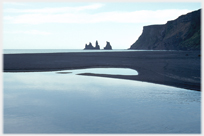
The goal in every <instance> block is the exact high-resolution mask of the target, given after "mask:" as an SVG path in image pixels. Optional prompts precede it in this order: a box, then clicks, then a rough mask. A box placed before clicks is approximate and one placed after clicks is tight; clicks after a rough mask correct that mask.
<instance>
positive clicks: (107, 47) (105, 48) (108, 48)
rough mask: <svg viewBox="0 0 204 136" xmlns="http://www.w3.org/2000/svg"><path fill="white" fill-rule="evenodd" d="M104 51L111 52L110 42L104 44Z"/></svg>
mask: <svg viewBox="0 0 204 136" xmlns="http://www.w3.org/2000/svg"><path fill="white" fill-rule="evenodd" d="M104 50H112V47H111V45H110V42H108V41H107V42H106V47H104Z"/></svg>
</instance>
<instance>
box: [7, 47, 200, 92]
mask: <svg viewBox="0 0 204 136" xmlns="http://www.w3.org/2000/svg"><path fill="white" fill-rule="evenodd" d="M97 67H113V68H131V69H135V70H137V71H138V73H139V75H137V76H122V75H102V74H90V73H83V74H81V75H86V76H103V77H112V78H121V79H130V80H138V81H145V82H152V83H158V84H164V85H170V86H175V87H180V88H185V89H191V90H197V91H200V90H201V57H200V52H199V51H134V52H132V51H130V52H86V53H40V54H4V72H35V71H55V70H68V69H82V68H97Z"/></svg>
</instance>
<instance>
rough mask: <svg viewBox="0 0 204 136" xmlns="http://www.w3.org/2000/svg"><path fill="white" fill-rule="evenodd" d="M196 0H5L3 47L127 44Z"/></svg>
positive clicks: (194, 4) (123, 46)
mask: <svg viewBox="0 0 204 136" xmlns="http://www.w3.org/2000/svg"><path fill="white" fill-rule="evenodd" d="M200 8H201V3H200V2H174V3H173V2H172V3H171V2H166V3H161V2H153V3H150V2H143V3H142V2H96V3H95V2H75V3H74V2H72V3H71V2H44V3H43V2H27V3H26V2H4V3H3V48H4V49H83V48H84V47H85V44H88V43H89V42H92V45H94V46H95V42H96V40H98V43H99V45H100V47H101V48H103V47H105V45H106V41H109V42H110V44H111V45H112V47H113V49H127V48H129V47H130V46H131V45H132V44H133V43H134V42H135V41H136V40H137V39H138V37H139V36H140V35H141V33H142V29H143V26H146V25H154V24H165V23H166V22H167V21H169V20H174V19H176V18H178V16H180V15H183V14H186V13H188V12H191V11H194V10H198V9H200Z"/></svg>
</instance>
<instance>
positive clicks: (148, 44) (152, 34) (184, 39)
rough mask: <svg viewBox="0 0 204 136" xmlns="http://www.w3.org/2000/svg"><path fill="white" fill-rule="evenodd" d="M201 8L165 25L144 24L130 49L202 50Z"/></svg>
mask: <svg viewBox="0 0 204 136" xmlns="http://www.w3.org/2000/svg"><path fill="white" fill-rule="evenodd" d="M200 38H201V9H200V10H197V11H194V12H191V13H188V14H186V15H182V16H180V17H178V18H177V19H175V20H173V21H168V22H167V23H166V24H164V25H150V26H144V27H143V32H142V35H141V36H140V37H139V39H138V40H137V41H136V42H135V43H134V44H132V45H131V47H130V49H142V50H143V49H144V50H148V49H150V50H200V49H201V40H200Z"/></svg>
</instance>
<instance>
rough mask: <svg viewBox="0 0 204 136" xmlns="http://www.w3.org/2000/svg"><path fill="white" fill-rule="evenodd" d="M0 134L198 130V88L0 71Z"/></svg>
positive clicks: (191, 131) (199, 103) (186, 131)
mask: <svg viewBox="0 0 204 136" xmlns="http://www.w3.org/2000/svg"><path fill="white" fill-rule="evenodd" d="M3 76H4V77H3V85H4V87H3V93H4V117H3V120H4V124H3V125H4V127H3V128H4V133H7V134H8V133H17V134H19V133H33V134H36V133H46V134H51V133H54V134H56V133H69V134H72V133H78V134H80V133H83V134H84V133H200V132H201V128H200V127H201V124H200V123H201V113H200V112H201V102H200V101H201V92H198V91H191V90H186V89H180V88H175V87H169V86H164V85H157V84H151V83H145V82H138V81H130V80H122V79H111V78H101V77H90V76H80V75H74V74H57V72H28V73H4V74H3Z"/></svg>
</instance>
